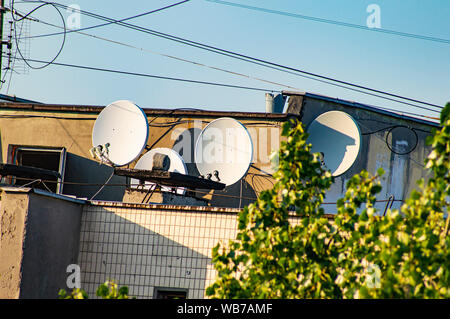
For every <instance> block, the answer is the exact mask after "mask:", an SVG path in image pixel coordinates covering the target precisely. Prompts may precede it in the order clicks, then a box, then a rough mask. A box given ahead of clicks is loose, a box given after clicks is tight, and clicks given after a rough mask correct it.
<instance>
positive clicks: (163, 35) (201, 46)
mask: <svg viewBox="0 0 450 319" xmlns="http://www.w3.org/2000/svg"><path fill="white" fill-rule="evenodd" d="M26 2H30V3H31V2H40V3H42V2H43V1H26ZM50 3H52V4H54V5H56V6H59V7H62V8H69V7H68V6H66V5H62V4H59V3H56V2H50ZM71 9H73V8H71ZM73 10H76V11H78V12H79V13H81V14H84V15H88V16H90V17H94V18H97V19H100V20H104V21H109V22H114V23H116V24H117V25H120V26H124V27H126V28H129V29H132V30H136V31H140V32H144V33H146V34H150V35H154V36H157V37H161V38H165V39H168V40H171V41H175V42H178V43H182V44H186V45H189V46H192V47H196V48H199V49H203V50H207V51H210V52H213V53H217V54H221V55H224V56H228V57H232V58H235V59H239V60H243V61H246V62H250V63H254V64H258V65H260V66H264V67H269V68H273V67H276V68H278V69H283V70H288V71H292V72H294V74H296V75H299V74H303V75H308V76H311V77H317V78H319V79H322V80H328V81H332V82H337V83H340V84H343V85H347V86H351V87H355V88H358V89H362V90H366V91H371V92H375V93H379V94H383V95H387V96H390V97H395V98H399V99H402V100H407V101H410V102H415V103H419V104H424V105H428V106H432V107H435V108H438V109H442V108H443V107H442V106H440V105H436V104H433V103H429V102H425V101H420V100H417V99H412V98H408V97H405V96H401V95H398V94H393V93H389V92H385V91H382V90H377V89H373V88H370V87H366V86H363V85H359V84H355V83H351V82H347V81H342V80H338V79H335V78H332V77H329V76H324V75H320V74H316V73H312V72H308V71H305V70H301V69H297V68H293V67H289V66H285V65H282V64H278V63H275V62H270V61H266V60H263V59H258V58H254V57H251V56H248V55H244V54H241V53H237V52H233V51H230V50H225V49H221V48H218V47H214V46H211V45H207V44H203V43H200V42H196V41H192V40H189V39H185V38H181V37H177V36H173V35H170V34H167V33H163V32H159V31H155V30H152V29H149V28H144V27H140V26H137V25H134V24H130V23H127V22H119V21H118V20H114V19H112V18H108V17H104V16H101V15H98V14H95V13H91V12H88V11H85V10H79V9H73ZM361 93H362V92H361ZM382 98H385V97H382Z"/></svg>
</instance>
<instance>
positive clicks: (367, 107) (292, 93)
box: [283, 91, 440, 127]
mask: <svg viewBox="0 0 450 319" xmlns="http://www.w3.org/2000/svg"><path fill="white" fill-rule="evenodd" d="M283 94H284V95H287V96H304V97H307V98H312V99H316V100H322V101H328V102H333V103H337V104H342V105H346V106H350V107H354V108H358V109H364V110H368V111H372V112H376V113H380V114H384V115H387V116H391V117H395V118H400V119H403V120H408V121H413V122H417V123H421V124H425V125H430V126H434V127H440V124H439V123H438V122H434V121H431V120H425V119H424V118H421V117H415V116H411V115H407V114H405V113H403V112H401V111H398V112H395V111H391V110H388V109H385V108H383V107H380V106H375V105H370V104H364V103H359V102H354V101H348V100H342V99H339V98H334V97H329V96H326V95H321V94H316V93H308V92H295V91H283ZM424 117H427V118H430V119H433V120H436V121H439V118H438V117H436V118H433V117H429V116H424Z"/></svg>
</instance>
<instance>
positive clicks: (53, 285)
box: [0, 187, 83, 299]
mask: <svg viewBox="0 0 450 319" xmlns="http://www.w3.org/2000/svg"><path fill="white" fill-rule="evenodd" d="M82 203H83V202H82V201H74V200H73V199H70V198H63V197H62V196H56V195H52V194H50V193H45V192H39V193H36V192H35V191H33V190H30V189H27V188H22V189H18V188H12V187H8V188H2V199H1V204H0V205H1V225H2V237H1V243H0V244H1V246H0V256H1V258H0V297H3V298H23V299H30V298H37V299H54V298H57V295H58V291H59V289H62V288H67V287H66V279H67V276H68V273H66V270H67V266H68V265H70V264H76V263H77V258H78V250H79V249H78V248H79V239H80V227H81V214H82Z"/></svg>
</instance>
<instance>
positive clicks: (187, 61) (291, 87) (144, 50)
mask: <svg viewBox="0 0 450 319" xmlns="http://www.w3.org/2000/svg"><path fill="white" fill-rule="evenodd" d="M32 21H34V22H38V23H42V24H45V25H49V26H52V27H55V28H60V29H62V27H60V26H58V25H55V24H52V23H48V22H46V21H43V20H40V19H35V18H34V19H33V20H32ZM104 25H105V24H100V25H97V26H104ZM94 27H95V26H94ZM91 28H92V27H91ZM86 29H87V28H86ZM80 30H83V29H77V30H72V32H76V33H78V34H81V35H84V36H88V37H91V38H94V39H97V40H102V41H106V42H109V43H113V44H117V45H121V46H125V47H128V48H132V49H135V50H139V51H141V52H147V53H151V54H155V55H159V56H163V57H166V58H170V59H174V60H177V61H181V62H186V63H190V64H193V65H196V66H201V67H206V68H209V69H213V70H215V71H221V72H225V73H228V74H232V75H237V76H241V77H245V78H247V79H252V80H256V81H261V82H265V83H268V84H273V85H277V86H281V87H286V88H290V89H293V90H300V89H299V88H296V87H293V86H290V85H287V84H283V83H278V82H274V81H269V80H265V79H262V78H258V77H254V76H251V75H247V74H243V73H239V72H236V71H231V70H227V69H224V68H219V67H216V66H211V65H207V64H204V63H200V62H196V61H192V60H188V59H185V58H180V57H177V56H174V55H169V54H165V53H161V52H156V51H153V50H148V49H144V48H140V47H137V46H134V45H131V44H128V43H124V42H120V41H116V40H112V39H108V38H105V37H100V36H97V35H93V34H89V33H85V32H81V31H80ZM56 34H61V33H53V35H56ZM34 37H35V36H31V37H28V38H34Z"/></svg>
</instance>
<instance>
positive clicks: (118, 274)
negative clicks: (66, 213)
mask: <svg viewBox="0 0 450 319" xmlns="http://www.w3.org/2000/svg"><path fill="white" fill-rule="evenodd" d="M237 213H238V210H236V209H230V208H208V207H203V208H202V207H192V206H168V205H150V206H149V205H131V204H123V203H117V204H112V203H107V202H97V203H96V204H94V205H86V206H85V207H84V211H83V218H82V226H81V236H80V253H79V258H78V260H79V265H80V268H81V285H82V288H83V289H85V290H86V291H87V292H88V294H89V295H90V296H95V291H96V289H97V287H98V285H99V284H101V283H103V282H105V281H106V280H112V279H114V280H116V282H117V283H118V284H119V285H120V286H128V288H129V293H130V295H131V296H135V297H137V298H153V297H154V294H155V288H166V289H167V288H170V289H172V290H175V289H182V290H185V291H187V298H190V299H192V298H194V299H198V298H204V293H205V288H206V287H207V286H208V285H209V284H210V283H211V282H212V281H213V280H214V278H215V271H214V269H213V267H212V264H211V250H212V248H213V247H214V246H215V245H216V244H217V243H218V242H219V241H226V242H228V240H229V239H234V238H235V237H236V230H237V228H236V227H237V224H236V216H237Z"/></svg>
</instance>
